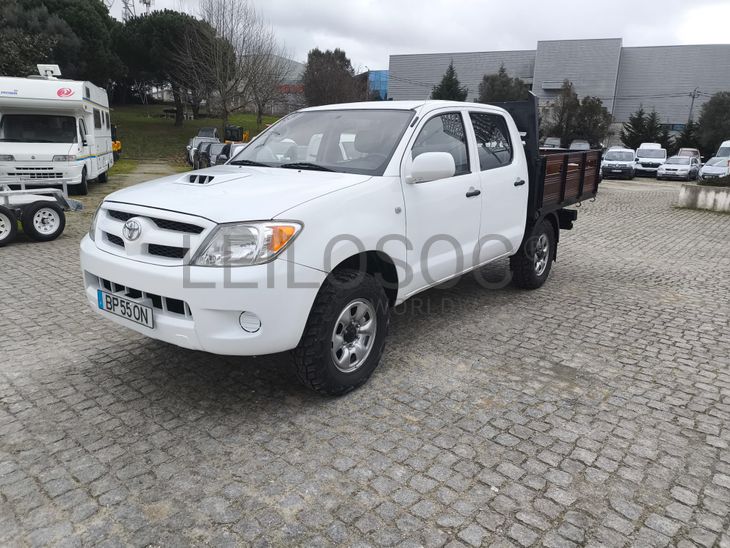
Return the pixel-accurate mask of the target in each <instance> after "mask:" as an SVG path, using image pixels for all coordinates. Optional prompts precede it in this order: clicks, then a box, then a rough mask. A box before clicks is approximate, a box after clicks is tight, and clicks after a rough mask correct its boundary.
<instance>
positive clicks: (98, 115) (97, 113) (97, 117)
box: [94, 108, 101, 129]
mask: <svg viewBox="0 0 730 548" xmlns="http://www.w3.org/2000/svg"><path fill="white" fill-rule="evenodd" d="M94 127H95V128H96V129H101V112H100V111H99V109H96V108H95V109H94Z"/></svg>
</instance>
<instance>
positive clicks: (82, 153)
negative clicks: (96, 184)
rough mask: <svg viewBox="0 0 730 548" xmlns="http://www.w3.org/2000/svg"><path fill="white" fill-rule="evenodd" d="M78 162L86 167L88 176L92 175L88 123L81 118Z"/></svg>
mask: <svg viewBox="0 0 730 548" xmlns="http://www.w3.org/2000/svg"><path fill="white" fill-rule="evenodd" d="M76 161H77V162H78V163H79V164H81V165H83V166H85V167H86V175H87V177H88V175H89V173H91V149H90V147H89V137H88V132H87V131H86V122H84V119H83V118H79V152H78V154H77V155H76Z"/></svg>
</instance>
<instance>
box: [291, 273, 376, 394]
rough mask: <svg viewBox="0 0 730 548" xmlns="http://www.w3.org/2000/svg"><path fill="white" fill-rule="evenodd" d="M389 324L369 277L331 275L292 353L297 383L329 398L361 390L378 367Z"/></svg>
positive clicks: (362, 274) (318, 296)
mask: <svg viewBox="0 0 730 548" xmlns="http://www.w3.org/2000/svg"><path fill="white" fill-rule="evenodd" d="M389 320H390V311H389V303H388V298H387V296H386V295H385V292H384V291H383V287H382V286H381V285H380V284H379V283H378V282H377V280H376V279H375V277H374V276H372V275H370V274H366V273H364V272H360V271H357V270H342V271H339V272H335V273H333V274H331V275H330V277H329V278H328V279H327V280H326V281H325V283H324V284H323V286H322V288H321V289H320V291H319V294H318V295H317V298H316V300H315V302H314V305H313V306H312V310H311V312H310V313H309V319H308V320H307V325H306V327H305V329H304V335H302V339H301V341H300V342H299V345H298V346H297V347H296V348H295V349H294V350H293V351H292V355H293V359H294V364H295V366H296V371H297V376H298V377H299V379H300V381H301V382H302V383H303V384H304V385H305V386H307V387H309V388H311V389H312V390H316V391H317V392H321V393H322V394H327V395H330V396H339V395H342V394H346V393H347V392H350V391H351V390H354V389H355V388H357V387H359V386H361V385H362V384H364V383H365V381H367V380H368V378H370V375H372V373H373V371H375V368H376V367H377V366H378V363H379V362H380V357H381V355H382V353H383V348H384V347H385V336H386V333H387V331H388V323H389Z"/></svg>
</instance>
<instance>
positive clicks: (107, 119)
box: [104, 112, 111, 129]
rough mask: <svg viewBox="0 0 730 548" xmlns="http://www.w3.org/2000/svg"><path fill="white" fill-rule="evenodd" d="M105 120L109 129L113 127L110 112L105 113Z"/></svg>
mask: <svg viewBox="0 0 730 548" xmlns="http://www.w3.org/2000/svg"><path fill="white" fill-rule="evenodd" d="M104 120H105V121H106V127H107V129H109V128H110V127H111V124H110V123H109V113H108V112H105V113H104Z"/></svg>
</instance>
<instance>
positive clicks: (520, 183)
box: [515, 179, 525, 186]
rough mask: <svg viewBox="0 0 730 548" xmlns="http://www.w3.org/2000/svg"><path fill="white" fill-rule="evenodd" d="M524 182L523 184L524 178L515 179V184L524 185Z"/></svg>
mask: <svg viewBox="0 0 730 548" xmlns="http://www.w3.org/2000/svg"><path fill="white" fill-rule="evenodd" d="M524 184H525V181H524V180H522V179H517V180H516V181H515V186H522V185H524Z"/></svg>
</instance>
